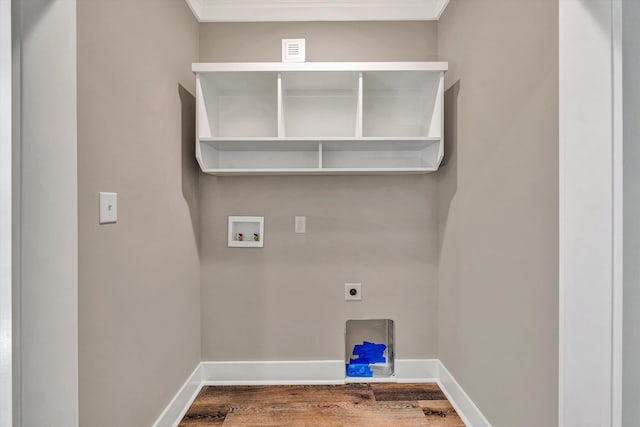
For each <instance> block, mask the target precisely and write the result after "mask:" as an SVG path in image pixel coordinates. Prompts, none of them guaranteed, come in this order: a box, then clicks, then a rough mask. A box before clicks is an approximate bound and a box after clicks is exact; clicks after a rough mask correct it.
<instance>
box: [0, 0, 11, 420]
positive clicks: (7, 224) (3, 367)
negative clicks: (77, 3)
mask: <svg viewBox="0 0 640 427" xmlns="http://www.w3.org/2000/svg"><path fill="white" fill-rule="evenodd" d="M11 82H12V80H11V0H0V427H9V426H11V423H12V412H13V403H12V402H13V399H12V395H13V388H12V385H13V379H12V345H13V344H12V334H11V331H12V322H11V320H12V310H11V298H12V297H11V295H12V293H11V286H12V284H11V250H12V249H11V239H12V233H11V173H12V169H11V120H12V119H11V84H12V83H11Z"/></svg>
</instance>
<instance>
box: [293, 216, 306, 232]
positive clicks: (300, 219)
mask: <svg viewBox="0 0 640 427" xmlns="http://www.w3.org/2000/svg"><path fill="white" fill-rule="evenodd" d="M295 231H296V233H298V234H304V233H306V232H307V217H306V216H296V218H295Z"/></svg>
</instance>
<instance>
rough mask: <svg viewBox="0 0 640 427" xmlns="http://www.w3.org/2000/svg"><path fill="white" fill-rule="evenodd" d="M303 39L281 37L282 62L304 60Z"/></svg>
mask: <svg viewBox="0 0 640 427" xmlns="http://www.w3.org/2000/svg"><path fill="white" fill-rule="evenodd" d="M304 40H305V39H282V62H305V47H304Z"/></svg>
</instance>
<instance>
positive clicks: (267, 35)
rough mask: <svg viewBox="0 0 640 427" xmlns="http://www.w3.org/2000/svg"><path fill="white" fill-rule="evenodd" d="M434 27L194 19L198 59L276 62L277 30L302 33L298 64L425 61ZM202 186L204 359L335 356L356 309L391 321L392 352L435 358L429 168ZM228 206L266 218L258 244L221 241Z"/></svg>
mask: <svg viewBox="0 0 640 427" xmlns="http://www.w3.org/2000/svg"><path fill="white" fill-rule="evenodd" d="M436 28H437V26H436V24H435V23H424V22H423V23H419V22H396V23H385V24H381V23H371V22H365V23H286V24H283V23H271V24H202V25H201V27H200V60H201V61H280V38H282V37H296V38H297V37H305V38H306V39H307V60H308V61H366V60H370V61H377V60H380V61H393V60H396V61H397V60H432V59H435V58H436V57H437V55H436V45H437V40H436ZM417 41H420V42H417ZM201 191H202V193H201V195H202V199H201V203H202V252H201V268H202V277H201V280H202V299H201V312H202V356H203V360H304V359H342V358H343V357H344V335H343V331H344V323H345V321H346V320H347V319H358V318H391V319H393V320H395V321H396V334H397V350H396V355H397V357H399V358H412V357H435V356H436V355H437V348H436V343H437V338H436V332H437V325H436V322H437V285H436V256H437V253H436V243H437V240H436V237H437V224H436V210H435V194H436V188H435V176H405V177H402V176H399V177H388V176H387V177H385V176H377V177H357V176H346V177H345V176H342V177H326V176H325V177H243V178H239V177H224V178H215V177H210V176H207V177H204V178H203V179H202V180H201ZM228 215H261V216H262V215H263V216H265V247H264V248H263V249H238V248H227V242H226V236H227V216H228ZM295 215H306V216H307V234H304V235H298V234H295V233H294V231H293V227H294V224H293V221H294V216H295ZM346 282H362V285H363V300H362V302H345V301H344V283H346Z"/></svg>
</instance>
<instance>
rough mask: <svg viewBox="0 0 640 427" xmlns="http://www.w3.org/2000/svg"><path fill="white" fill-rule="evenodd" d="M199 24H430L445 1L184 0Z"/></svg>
mask: <svg viewBox="0 0 640 427" xmlns="http://www.w3.org/2000/svg"><path fill="white" fill-rule="evenodd" d="M186 2H187V4H189V7H190V8H191V10H192V11H193V14H194V15H195V16H196V18H197V19H198V21H200V22H281V21H406V20H409V21H432V20H438V19H439V18H440V15H442V12H444V9H445V8H446V7H447V4H449V0H186Z"/></svg>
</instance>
